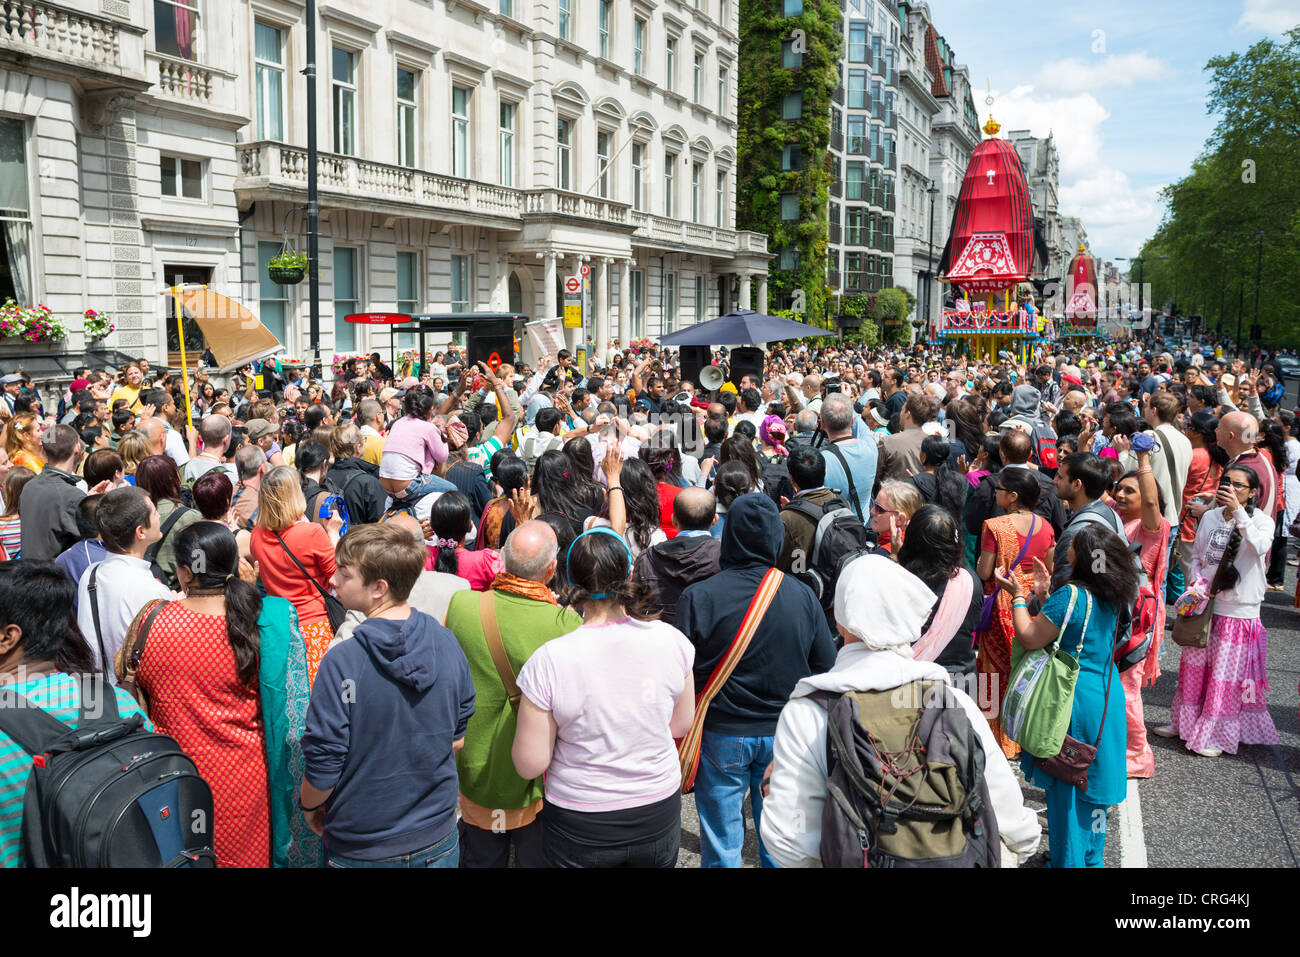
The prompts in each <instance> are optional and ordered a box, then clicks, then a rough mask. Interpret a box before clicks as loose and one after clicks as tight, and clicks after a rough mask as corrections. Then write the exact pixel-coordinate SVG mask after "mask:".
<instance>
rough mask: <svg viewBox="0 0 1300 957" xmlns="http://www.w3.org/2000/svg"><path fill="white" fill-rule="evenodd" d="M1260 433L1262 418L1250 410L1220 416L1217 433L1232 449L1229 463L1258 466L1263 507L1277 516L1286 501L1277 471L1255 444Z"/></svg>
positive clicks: (1221, 443) (1226, 447) (1226, 448)
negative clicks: (1281, 495)
mask: <svg viewBox="0 0 1300 957" xmlns="http://www.w3.org/2000/svg"><path fill="white" fill-rule="evenodd" d="M1259 435H1260V428H1259V420H1258V419H1256V418H1255V417H1254V416H1253V415H1251V414H1250V413H1249V412H1229V413H1228V414H1227V415H1225V416H1224V417H1223V418H1221V419H1219V427H1218V430H1217V431H1216V432H1215V434H1214V437H1215V441H1217V442H1218V444H1219V448H1221V449H1223V450H1224V451H1225V452H1227V453H1228V459H1229V462H1228V464H1229V465H1245V466H1247V467H1248V468H1252V469H1254V470H1255V474H1256V475H1258V476H1259V498H1258V499H1257V501H1258V503H1259V508H1261V509H1263V511H1264V513H1265V514H1267V515H1269V516H1271V517H1272V518H1273V519H1274V520H1276V519H1277V513H1278V511H1280V508H1281V504H1282V503H1281V502H1280V501H1279V500H1278V494H1277V471H1276V470H1275V469H1274V468H1273V466H1272V464H1271V463H1270V462H1269V460H1268V459H1267V458H1266V457H1265V456H1264V455H1262V454H1260V452H1259V451H1258V450H1257V449H1256V448H1255V442H1256V441H1258V439H1259ZM1202 511H1203V510H1202ZM1198 517H1199V516H1198Z"/></svg>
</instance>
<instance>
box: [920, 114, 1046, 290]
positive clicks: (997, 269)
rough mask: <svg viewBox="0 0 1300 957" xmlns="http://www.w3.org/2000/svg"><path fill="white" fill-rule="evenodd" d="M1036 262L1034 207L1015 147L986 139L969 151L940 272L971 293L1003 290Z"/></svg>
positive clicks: (1027, 275)
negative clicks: (973, 150)
mask: <svg viewBox="0 0 1300 957" xmlns="http://www.w3.org/2000/svg"><path fill="white" fill-rule="evenodd" d="M1033 266H1034V210H1033V205H1032V204H1031V203H1030V200H1029V185H1028V183H1026V182H1025V173H1024V170H1023V168H1022V167H1021V165H1020V157H1019V155H1017V153H1016V151H1015V148H1014V147H1013V146H1012V145H1011V144H1010V143H1008V142H1007V141H1006V140H999V139H986V140H984V141H983V142H982V143H980V145H979V146H977V147H976V148H975V152H974V153H973V154H971V158H970V163H969V165H967V167H966V178H965V180H964V181H963V182H962V187H961V192H960V193H959V194H958V196H957V209H956V211H955V212H954V214H953V221H952V229H951V230H950V233H949V239H948V246H947V248H946V249H944V253H943V258H942V259H941V260H940V262H939V270H940V272H941V273H942V274H943V276H944V278H945V279H947V280H948V281H949V282H952V283H955V284H957V285H958V286H961V288H962V289H964V290H965V291H966V292H967V293H969V294H971V295H984V294H987V293H995V292H1002V291H1003V290H1005V289H1007V288H1008V287H1010V286H1012V285H1015V284H1016V283H1018V282H1022V281H1023V280H1025V279H1028V278H1029V274H1030V272H1031V271H1032V269H1033Z"/></svg>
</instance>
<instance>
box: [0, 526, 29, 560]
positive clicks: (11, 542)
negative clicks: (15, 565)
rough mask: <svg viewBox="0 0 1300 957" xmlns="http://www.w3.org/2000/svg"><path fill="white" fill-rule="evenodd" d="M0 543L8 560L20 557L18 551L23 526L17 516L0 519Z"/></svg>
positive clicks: (20, 548)
mask: <svg viewBox="0 0 1300 957" xmlns="http://www.w3.org/2000/svg"><path fill="white" fill-rule="evenodd" d="M0 545H3V546H4V549H5V554H6V555H8V556H9V560H10V561H13V560H14V559H15V558H20V557H22V556H21V555H20V554H19V552H20V551H21V550H22V545H23V526H22V522H21V520H20V519H19V518H18V517H16V516H15V517H14V518H12V519H10V520H8V521H0Z"/></svg>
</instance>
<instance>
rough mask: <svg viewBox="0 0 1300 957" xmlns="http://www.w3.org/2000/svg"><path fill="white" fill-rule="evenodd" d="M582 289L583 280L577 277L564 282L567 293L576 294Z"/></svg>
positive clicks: (571, 277)
mask: <svg viewBox="0 0 1300 957" xmlns="http://www.w3.org/2000/svg"><path fill="white" fill-rule="evenodd" d="M581 288H582V280H581V279H579V278H578V277H577V276H570V277H569V278H568V279H566V280H564V291H565V292H570V293H576V292H577V291H578V290H580V289H581Z"/></svg>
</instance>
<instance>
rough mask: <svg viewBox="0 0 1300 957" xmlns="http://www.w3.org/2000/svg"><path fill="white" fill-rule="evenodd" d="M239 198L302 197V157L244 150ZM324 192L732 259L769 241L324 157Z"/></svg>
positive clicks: (595, 201)
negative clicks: (586, 226) (278, 191)
mask: <svg viewBox="0 0 1300 957" xmlns="http://www.w3.org/2000/svg"><path fill="white" fill-rule="evenodd" d="M236 153H237V156H238V159H239V176H238V178H237V179H236V183H235V188H236V189H237V190H250V189H256V188H258V187H264V186H273V187H281V188H285V187H287V188H290V189H301V190H305V189H306V186H307V151H306V150H305V149H301V148H299V147H296V146H288V145H285V144H283V143H273V142H269V141H265V140H263V141H259V142H255V143H241V144H240V145H239V146H238V147H237V148H236ZM316 176H317V182H318V183H319V186H320V188H321V189H322V190H324V191H327V192H332V193H343V194H346V195H349V196H354V197H357V198H359V199H376V200H388V201H396V202H404V203H411V204H414V205H422V206H429V207H434V208H437V209H443V210H456V211H459V212H465V213H470V214H477V215H483V216H495V217H504V218H509V219H515V220H519V219H521V218H522V217H524V216H548V215H549V216H557V215H558V216H572V217H576V218H580V219H587V220H591V221H592V222H597V223H609V224H613V225H616V226H628V225H630V226H633V227H634V229H635V232H634V234H633V235H634V236H635V237H636V238H639V239H643V240H649V241H652V242H653V241H658V242H663V243H672V244H674V245H684V246H698V247H702V248H707V249H725V250H735V251H736V252H757V253H766V252H767V236H765V235H763V234H762V233H755V232H750V231H748V230H734V229H723V228H720V227H716V226H705V225H703V224H700V223H688V222H683V221H682V220H680V219H668V218H665V217H663V216H654V215H651V214H650V213H645V212H638V211H636V210H633V209H632V208H631V207H630V206H628V204H627V203H619V202H615V201H614V200H609V199H602V198H600V197H598V196H586V195H584V194H582V193H571V192H569V191H567V190H558V189H530V190H519V189H512V188H510V187H507V186H495V185H493V184H490V183H480V182H477V181H474V180H467V179H459V178H457V177H454V176H442V175H439V174H437V173H429V172H426V171H424V170H417V169H407V168H405V167H402V166H391V165H389V164H387V163H374V162H371V161H369V160H363V159H360V158H358V157H355V156H341V155H339V154H336V153H321V154H319V157H318V162H317V167H316Z"/></svg>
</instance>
